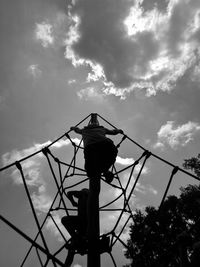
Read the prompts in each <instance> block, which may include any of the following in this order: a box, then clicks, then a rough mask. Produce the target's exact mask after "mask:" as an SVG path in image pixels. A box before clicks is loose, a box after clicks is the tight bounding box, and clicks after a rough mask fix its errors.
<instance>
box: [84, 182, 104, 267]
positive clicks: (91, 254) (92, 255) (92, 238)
mask: <svg viewBox="0 0 200 267" xmlns="http://www.w3.org/2000/svg"><path fill="white" fill-rule="evenodd" d="M99 193H100V177H92V178H90V179H89V200H88V258H87V267H100V266H101V263H100V249H99V232H100V226H99Z"/></svg>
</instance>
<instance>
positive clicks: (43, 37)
mask: <svg viewBox="0 0 200 267" xmlns="http://www.w3.org/2000/svg"><path fill="white" fill-rule="evenodd" d="M52 28H53V27H52V25H51V24H49V23H47V22H45V21H44V22H42V23H36V29H35V36H36V39H37V40H39V41H40V42H41V44H42V46H43V47H49V46H50V45H52V44H53V43H54V37H53V33H52Z"/></svg>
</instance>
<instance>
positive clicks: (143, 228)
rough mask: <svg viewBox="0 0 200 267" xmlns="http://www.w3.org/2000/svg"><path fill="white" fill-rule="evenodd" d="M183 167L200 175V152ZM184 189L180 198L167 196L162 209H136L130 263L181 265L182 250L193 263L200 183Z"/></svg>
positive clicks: (198, 229) (147, 266) (199, 221)
mask: <svg viewBox="0 0 200 267" xmlns="http://www.w3.org/2000/svg"><path fill="white" fill-rule="evenodd" d="M183 166H184V168H186V169H191V170H192V171H194V172H195V174H196V175H198V176H199V177H200V154H199V155H198V158H192V159H189V160H185V163H184V164H183ZM180 191H181V194H180V196H179V197H176V196H169V197H167V198H166V200H165V201H164V203H163V205H162V207H161V209H156V208H155V207H146V208H145V211H144V212H142V211H140V210H136V212H135V214H134V215H133V222H134V223H133V224H132V225H131V226H130V238H129V240H128V241H127V247H128V249H126V252H125V256H126V257H127V258H128V259H130V260H131V264H130V265H129V266H134V267H141V266H142V267H158V266H159V267H180V266H181V265H180V264H181V259H182V260H183V256H181V253H180V251H185V252H184V253H185V254H184V256H185V258H187V259H188V264H189V262H190V259H191V258H192V253H193V248H192V245H193V244H194V243H195V242H196V241H199V240H200V185H188V186H187V187H185V188H183V187H181V188H180ZM183 248H184V250H183ZM127 266H128V265H127ZM187 266H188V265H187Z"/></svg>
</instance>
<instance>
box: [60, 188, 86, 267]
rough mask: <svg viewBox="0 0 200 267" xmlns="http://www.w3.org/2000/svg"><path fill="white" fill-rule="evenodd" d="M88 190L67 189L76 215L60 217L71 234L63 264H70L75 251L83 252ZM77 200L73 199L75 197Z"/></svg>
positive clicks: (84, 247)
mask: <svg viewBox="0 0 200 267" xmlns="http://www.w3.org/2000/svg"><path fill="white" fill-rule="evenodd" d="M88 195H89V190H88V189H87V188H83V189H82V190H81V191H69V192H67V197H68V199H69V200H70V202H71V204H72V205H73V206H74V207H77V208H78V214H77V216H71V215H70V216H64V217H63V218H62V219H61V222H62V224H63V225H64V227H65V228H66V229H67V231H68V232H69V234H70V235H71V242H70V244H69V245H68V247H67V248H68V250H69V252H68V255H67V259H66V261H65V266H66V267H68V266H71V263H72V262H73V258H74V254H75V251H76V250H78V251H79V252H80V254H84V253H85V249H86V245H85V242H86V232H87V205H88ZM74 198H75V199H77V201H75V199H74Z"/></svg>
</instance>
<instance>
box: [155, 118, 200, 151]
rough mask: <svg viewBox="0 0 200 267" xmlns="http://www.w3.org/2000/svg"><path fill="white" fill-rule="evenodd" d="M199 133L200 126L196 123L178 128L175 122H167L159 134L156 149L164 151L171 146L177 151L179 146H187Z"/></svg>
mask: <svg viewBox="0 0 200 267" xmlns="http://www.w3.org/2000/svg"><path fill="white" fill-rule="evenodd" d="M199 131H200V124H199V123H196V122H191V121H189V122H187V123H185V124H182V125H177V126H176V125H175V122H174V121H167V123H166V124H165V125H162V126H161V128H160V130H159V131H158V133H157V136H158V140H157V142H156V143H155V145H154V148H161V149H164V148H165V146H166V145H169V146H170V147H171V148H172V149H177V148H178V146H186V145H187V144H188V143H189V142H190V141H192V140H193V139H194V136H195V135H196V134H197V133H198V132H199Z"/></svg>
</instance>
